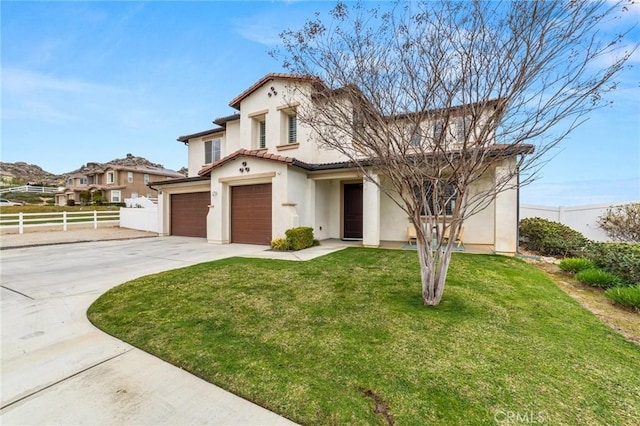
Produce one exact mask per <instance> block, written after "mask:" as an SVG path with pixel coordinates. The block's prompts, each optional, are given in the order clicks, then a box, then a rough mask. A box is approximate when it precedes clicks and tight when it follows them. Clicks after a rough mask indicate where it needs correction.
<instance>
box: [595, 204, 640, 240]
mask: <svg viewBox="0 0 640 426" xmlns="http://www.w3.org/2000/svg"><path fill="white" fill-rule="evenodd" d="M598 225H600V228H602V229H603V230H604V232H606V233H607V235H608V236H609V238H611V239H612V240H614V241H624V242H627V243H640V203H629V204H625V205H622V206H616V207H611V208H609V209H607V211H606V213H605V214H603V215H602V216H600V217H598Z"/></svg>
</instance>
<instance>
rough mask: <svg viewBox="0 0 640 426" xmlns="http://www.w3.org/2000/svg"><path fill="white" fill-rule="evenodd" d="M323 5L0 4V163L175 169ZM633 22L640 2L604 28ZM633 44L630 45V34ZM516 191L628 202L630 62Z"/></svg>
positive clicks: (637, 124)
mask: <svg viewBox="0 0 640 426" xmlns="http://www.w3.org/2000/svg"><path fill="white" fill-rule="evenodd" d="M333 4H334V3H333V2H306V1H288V2H279V1H260V2H256V1H245V2H242V1H240V2H222V1H220V2H217V1H199V2H160V1H155V2H98V1H95V2H31V1H20V2H18V1H16V2H13V1H2V2H1V3H0V8H1V10H0V13H1V31H2V33H1V35H2V38H1V41H2V52H1V58H2V63H1V64H2V69H1V72H2V76H1V77H2V98H1V102H2V104H1V106H2V123H1V126H2V127H1V136H2V138H1V141H0V143H1V148H0V149H1V151H0V158H1V160H2V161H5V162H16V161H25V162H27V163H32V164H37V165H39V166H41V167H43V168H44V169H45V170H47V171H49V172H52V173H64V172H68V171H71V170H74V169H76V168H78V167H80V166H81V165H83V164H85V163H87V162H91V161H97V162H106V161H109V160H112V159H114V158H121V157H124V156H125V155H126V154H127V153H132V154H134V155H137V156H143V157H146V158H148V159H149V160H150V161H153V162H156V163H161V164H163V165H165V166H166V167H168V168H171V169H176V170H177V169H179V168H181V167H183V166H186V164H187V148H186V147H185V146H184V145H183V144H181V143H179V142H177V141H176V138H177V137H178V136H180V135H184V134H189V133H194V132H198V131H201V130H205V129H208V128H211V127H213V125H212V123H211V121H212V120H213V119H214V118H216V117H220V116H225V115H228V114H231V113H234V112H235V111H234V110H232V109H231V107H229V106H228V103H229V101H230V100H231V99H233V98H234V97H235V96H236V95H238V94H239V93H241V92H242V91H243V90H244V89H246V88H247V87H248V86H250V85H251V84H252V83H254V82H255V81H256V80H258V79H260V78H261V77H262V76H263V75H265V74H267V73H269V72H280V71H282V69H281V66H280V63H278V62H277V61H276V60H274V59H272V58H271V57H270V56H269V55H268V54H267V52H268V51H269V50H270V49H272V48H273V47H275V46H276V45H277V43H278V33H279V32H280V31H281V30H283V29H286V28H288V27H291V28H298V27H299V26H300V25H301V24H302V23H303V22H304V21H305V20H306V19H308V18H311V17H312V16H313V13H314V12H316V11H324V10H327V9H328V8H330V7H331V6H332V5H333ZM639 19H640V6H638V5H635V6H634V7H633V10H632V11H631V12H630V13H628V14H626V18H625V20H623V21H617V22H616V23H615V24H612V25H620V28H623V27H625V26H628V25H629V23H631V22H634V21H635V22H638V20H639ZM631 40H633V41H635V42H636V43H637V42H639V41H640V29H635V30H634V33H633V34H631ZM631 64H632V65H634V67H633V68H630V69H626V70H625V71H624V73H623V74H621V75H620V76H619V78H618V79H617V80H619V81H620V82H621V84H620V85H619V88H618V90H616V92H615V93H612V94H610V95H609V96H608V97H607V99H609V100H613V101H614V103H613V105H612V106H608V107H606V108H604V109H601V110H597V111H595V112H593V113H592V114H591V115H590V117H589V120H588V122H587V123H585V124H584V125H583V126H582V127H581V128H580V129H578V130H576V131H575V132H574V133H572V134H571V135H570V136H569V137H568V138H567V140H565V141H563V143H562V144H561V145H560V146H559V147H558V149H556V150H555V151H554V152H553V153H552V154H553V158H551V157H550V158H549V162H548V164H546V165H545V166H544V168H543V169H542V171H541V174H540V178H539V179H538V180H537V181H536V182H535V183H533V184H531V185H528V186H526V187H524V188H523V189H522V192H521V200H522V202H523V203H527V204H545V205H566V206H569V205H580V204H596V203H610V202H617V201H631V200H640V54H639V52H636V55H635V56H634V57H633V60H632V62H631Z"/></svg>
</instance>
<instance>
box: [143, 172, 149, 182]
mask: <svg viewBox="0 0 640 426" xmlns="http://www.w3.org/2000/svg"><path fill="white" fill-rule="evenodd" d="M143 178H144V183H149V173H145V174H144V176H143Z"/></svg>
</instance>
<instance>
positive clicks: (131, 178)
mask: <svg viewBox="0 0 640 426" xmlns="http://www.w3.org/2000/svg"><path fill="white" fill-rule="evenodd" d="M182 177H184V176H183V175H181V174H180V173H178V172H175V171H173V170H169V169H164V168H159V167H152V166H146V165H131V166H127V165H115V164H106V165H104V167H99V168H89V169H88V170H85V171H81V172H79V173H74V174H72V175H69V176H68V177H67V182H66V185H65V188H64V189H61V190H60V191H58V192H57V193H56V194H55V197H56V204H57V205H61V206H63V205H66V204H67V203H68V201H69V200H73V201H74V202H75V203H80V202H81V197H80V194H81V193H82V192H84V191H89V193H90V194H91V196H92V199H96V198H100V199H102V200H103V201H104V202H107V203H123V202H124V199H125V198H137V197H139V196H140V197H141V196H145V197H147V198H155V197H156V191H154V190H153V189H151V188H150V187H149V186H148V184H149V183H153V182H160V181H165V180H168V179H176V178H182ZM96 194H99V196H98V197H96Z"/></svg>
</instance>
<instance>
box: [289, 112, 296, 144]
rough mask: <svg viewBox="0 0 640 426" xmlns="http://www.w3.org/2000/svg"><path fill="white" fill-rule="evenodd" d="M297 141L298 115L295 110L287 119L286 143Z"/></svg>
mask: <svg viewBox="0 0 640 426" xmlns="http://www.w3.org/2000/svg"><path fill="white" fill-rule="evenodd" d="M296 142H298V117H297V116H296V114H295V112H294V113H293V114H291V115H289V117H288V119H287V143H296Z"/></svg>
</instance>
